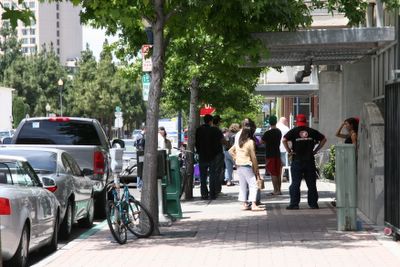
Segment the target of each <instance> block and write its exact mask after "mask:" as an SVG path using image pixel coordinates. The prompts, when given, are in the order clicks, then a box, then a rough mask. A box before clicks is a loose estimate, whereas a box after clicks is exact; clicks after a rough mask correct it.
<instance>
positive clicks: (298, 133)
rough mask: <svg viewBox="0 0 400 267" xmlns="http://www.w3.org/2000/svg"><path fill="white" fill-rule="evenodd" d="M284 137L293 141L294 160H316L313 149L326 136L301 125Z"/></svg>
mask: <svg viewBox="0 0 400 267" xmlns="http://www.w3.org/2000/svg"><path fill="white" fill-rule="evenodd" d="M284 138H285V139H286V140H288V141H290V142H292V150H293V152H294V153H295V154H294V155H293V160H314V154H313V150H314V147H315V145H316V144H318V143H319V142H320V141H322V140H323V139H324V138H325V136H324V135H323V134H321V133H320V132H318V131H317V130H315V129H312V128H309V127H307V126H299V127H295V128H293V129H291V130H290V131H289V132H287V134H285V136H284Z"/></svg>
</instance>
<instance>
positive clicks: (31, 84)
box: [3, 47, 68, 116]
mask: <svg viewBox="0 0 400 267" xmlns="http://www.w3.org/2000/svg"><path fill="white" fill-rule="evenodd" d="M60 78H61V79H63V80H64V81H67V74H66V71H65V69H64V68H63V67H62V66H61V64H60V63H59V59H58V56H57V55H56V53H55V52H54V49H53V48H52V47H51V48H50V50H47V49H46V48H45V47H42V49H41V52H40V53H37V54H34V55H32V56H24V57H18V58H17V59H15V60H14V61H13V62H12V63H11V65H10V66H9V67H8V68H7V69H6V70H5V72H4V80H3V84H4V85H5V86H7V87H11V88H14V89H15V90H16V94H17V95H18V96H20V97H23V98H24V99H25V101H26V104H27V105H28V106H29V109H28V114H29V115H30V116H44V115H45V114H46V110H45V107H46V104H47V103H49V104H50V106H51V107H52V108H53V109H52V112H55V113H59V109H58V107H59V90H58V85H57V81H58V80H59V79H60ZM64 84H65V88H66V89H67V88H68V83H66V82H64Z"/></svg>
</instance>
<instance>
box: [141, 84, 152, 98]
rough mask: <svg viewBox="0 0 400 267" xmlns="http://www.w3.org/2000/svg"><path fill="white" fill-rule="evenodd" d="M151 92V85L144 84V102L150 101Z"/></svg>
mask: <svg viewBox="0 0 400 267" xmlns="http://www.w3.org/2000/svg"><path fill="white" fill-rule="evenodd" d="M149 92H150V84H149V83H144V84H143V92H142V94H143V101H148V100H149Z"/></svg>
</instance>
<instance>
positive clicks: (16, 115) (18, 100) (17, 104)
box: [12, 96, 29, 128]
mask: <svg viewBox="0 0 400 267" xmlns="http://www.w3.org/2000/svg"><path fill="white" fill-rule="evenodd" d="M28 111H29V105H28V104H26V101H25V98H24V97H21V96H16V97H13V104H12V114H13V128H16V127H17V126H18V124H19V123H20V122H21V120H22V119H24V118H25V115H26V114H28Z"/></svg>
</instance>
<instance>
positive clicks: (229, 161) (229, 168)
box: [224, 151, 234, 182]
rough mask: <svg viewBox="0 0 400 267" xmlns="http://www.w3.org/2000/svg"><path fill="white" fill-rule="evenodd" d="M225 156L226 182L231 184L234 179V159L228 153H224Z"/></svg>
mask: <svg viewBox="0 0 400 267" xmlns="http://www.w3.org/2000/svg"><path fill="white" fill-rule="evenodd" d="M224 154H225V159H224V160H225V182H231V181H232V179H233V176H232V175H233V164H234V162H233V158H232V156H231V154H229V152H228V151H224Z"/></svg>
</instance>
